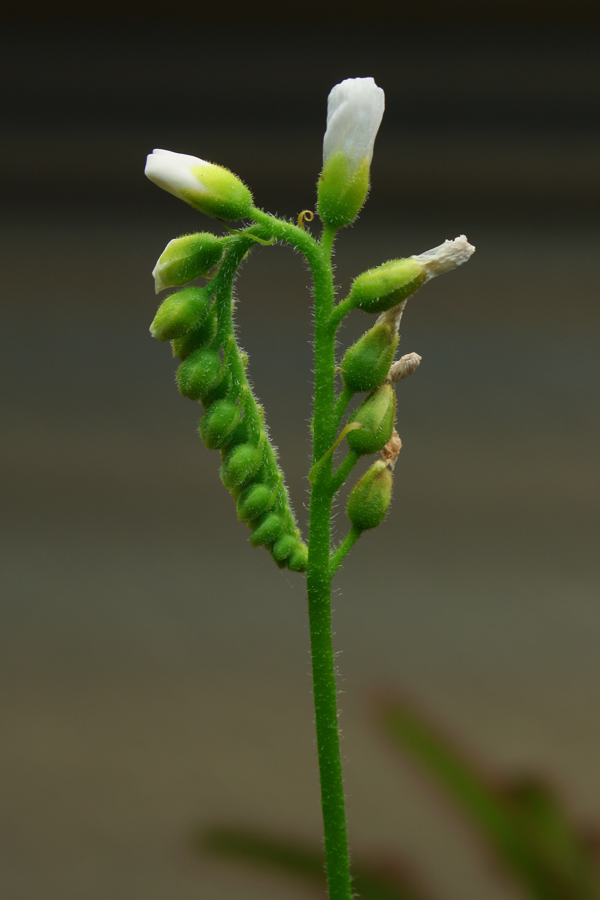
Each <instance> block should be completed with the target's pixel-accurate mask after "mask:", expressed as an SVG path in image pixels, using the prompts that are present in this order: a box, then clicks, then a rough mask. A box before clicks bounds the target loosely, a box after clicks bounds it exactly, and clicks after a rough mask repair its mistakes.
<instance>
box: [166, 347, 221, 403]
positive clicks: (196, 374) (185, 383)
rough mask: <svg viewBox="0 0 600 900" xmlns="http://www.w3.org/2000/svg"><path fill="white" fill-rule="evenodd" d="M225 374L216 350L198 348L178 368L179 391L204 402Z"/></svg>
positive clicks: (192, 398) (185, 395) (191, 398)
mask: <svg viewBox="0 0 600 900" xmlns="http://www.w3.org/2000/svg"><path fill="white" fill-rule="evenodd" d="M225 376H226V373H225V372H223V365H222V363H221V357H220V356H219V354H218V353H217V351H216V350H196V351H195V352H194V353H191V354H190V356H188V357H187V359H186V360H184V362H182V363H181V365H180V366H179V368H178V369H177V386H178V387H179V393H180V394H183V396H184V397H189V399H190V400H202V402H203V403H204V402H205V401H206V400H207V399H208V398H209V397H210V395H211V393H212V392H214V390H215V388H217V387H218V386H219V385H220V384H221V382H222V381H223V380H224V378H225Z"/></svg>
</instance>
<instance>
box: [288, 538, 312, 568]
mask: <svg viewBox="0 0 600 900" xmlns="http://www.w3.org/2000/svg"><path fill="white" fill-rule="evenodd" d="M307 565H308V547H307V546H306V544H303V543H302V541H300V543H299V544H298V546H297V547H296V549H295V550H294V551H293V553H292V554H291V556H290V558H289V559H288V561H287V567H288V569H290V570H291V571H292V572H306V567H307Z"/></svg>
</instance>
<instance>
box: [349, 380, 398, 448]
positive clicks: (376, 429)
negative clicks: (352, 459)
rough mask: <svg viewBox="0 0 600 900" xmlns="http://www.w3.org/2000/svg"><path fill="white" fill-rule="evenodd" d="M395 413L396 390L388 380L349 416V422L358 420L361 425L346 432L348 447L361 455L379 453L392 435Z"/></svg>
mask: <svg viewBox="0 0 600 900" xmlns="http://www.w3.org/2000/svg"><path fill="white" fill-rule="evenodd" d="M395 415H396V392H395V391H394V388H393V387H392V385H391V384H390V383H389V382H384V383H383V384H381V385H380V386H379V387H378V388H377V390H375V391H373V393H372V394H369V396H368V397H367V399H366V400H363V402H362V403H361V404H360V406H359V407H358V409H357V410H356V412H355V413H354V415H352V416H351V417H350V422H360V424H361V425H362V426H363V427H362V428H356V429H355V430H354V431H349V432H348V433H347V435H346V440H347V441H348V446H349V447H350V449H351V450H354V452H355V453H359V454H360V455H361V456H362V455H364V454H365V453H379V451H380V450H382V449H383V447H385V445H386V444H387V442H388V441H389V439H390V438H391V436H392V431H393V430H394V417H395Z"/></svg>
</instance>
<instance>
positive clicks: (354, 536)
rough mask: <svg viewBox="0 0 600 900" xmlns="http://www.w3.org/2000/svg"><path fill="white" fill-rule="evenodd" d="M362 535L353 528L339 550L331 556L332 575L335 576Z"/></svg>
mask: <svg viewBox="0 0 600 900" xmlns="http://www.w3.org/2000/svg"><path fill="white" fill-rule="evenodd" d="M360 535H361V532H360V531H359V530H358V528H351V529H350V531H349V532H348V534H347V535H346V537H345V538H344V540H343V541H342V543H341V544H340V546H339V547H338V548H337V550H335V551H334V553H332V554H331V564H330V569H329V571H330V573H331V575H335V573H336V572H337V570H338V569H339V567H340V566H341V564H342V562H343V560H344V558H345V557H346V556H347V555H348V553H349V552H350V550H352V548H353V547H354V545H355V543H356V542H357V540H358V539H359V537H360Z"/></svg>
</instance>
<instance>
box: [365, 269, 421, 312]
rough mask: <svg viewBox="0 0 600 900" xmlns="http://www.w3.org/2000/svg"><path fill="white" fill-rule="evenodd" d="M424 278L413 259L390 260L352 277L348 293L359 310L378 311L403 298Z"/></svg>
mask: <svg viewBox="0 0 600 900" xmlns="http://www.w3.org/2000/svg"><path fill="white" fill-rule="evenodd" d="M426 280H427V274H426V272H425V269H424V267H423V266H422V265H421V263H419V262H417V260H416V259H414V258H409V259H392V260H390V262H387V263H384V264H383V265H382V266H377V268H376V269H369V270H368V271H367V272H363V273H362V275H359V276H358V277H357V278H355V279H354V281H353V283H352V287H351V289H350V296H351V297H352V299H353V300H354V305H355V306H356V307H358V309H362V311H363V312H366V313H381V312H385V311H386V310H388V309H391V308H392V307H393V306H397V305H398V304H399V303H401V302H402V301H403V300H406V298H407V297H409V296H410V295H411V294H414V292H415V291H416V290H417V289H418V288H420V287H421V285H422V284H423V283H424V282H425V281H426Z"/></svg>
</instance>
